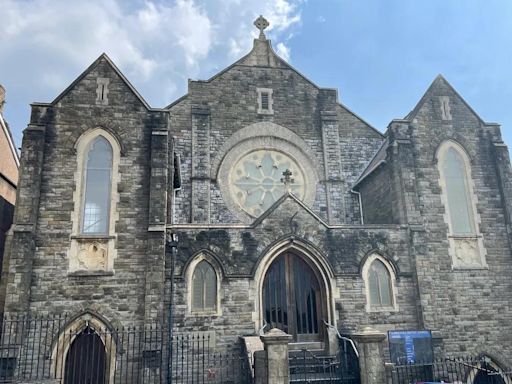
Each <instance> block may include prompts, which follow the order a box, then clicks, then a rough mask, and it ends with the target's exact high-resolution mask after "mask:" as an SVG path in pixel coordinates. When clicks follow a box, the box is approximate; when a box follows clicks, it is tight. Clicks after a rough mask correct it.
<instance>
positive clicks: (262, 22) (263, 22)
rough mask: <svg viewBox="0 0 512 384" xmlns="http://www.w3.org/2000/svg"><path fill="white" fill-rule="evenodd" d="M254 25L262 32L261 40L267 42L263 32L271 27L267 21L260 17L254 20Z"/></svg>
mask: <svg viewBox="0 0 512 384" xmlns="http://www.w3.org/2000/svg"><path fill="white" fill-rule="evenodd" d="M254 25H255V26H256V28H258V29H259V30H260V36H259V39H260V40H265V34H264V33H263V30H264V29H265V28H267V27H268V26H269V25H270V24H269V22H268V21H267V19H265V18H264V17H263V16H261V15H260V17H258V18H257V19H256V20H254Z"/></svg>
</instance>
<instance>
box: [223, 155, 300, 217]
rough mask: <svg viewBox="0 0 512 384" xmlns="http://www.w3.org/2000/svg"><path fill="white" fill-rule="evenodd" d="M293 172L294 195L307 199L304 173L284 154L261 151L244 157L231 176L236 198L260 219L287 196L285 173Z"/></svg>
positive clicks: (243, 206) (245, 208)
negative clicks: (284, 180) (280, 199)
mask: <svg viewBox="0 0 512 384" xmlns="http://www.w3.org/2000/svg"><path fill="white" fill-rule="evenodd" d="M287 169H288V170H290V171H291V172H292V175H291V179H292V180H291V181H290V183H289V188H290V192H291V193H293V194H294V195H295V196H297V197H298V198H299V199H303V198H304V193H305V182H304V173H303V171H302V170H301V168H300V167H299V166H298V165H297V163H296V162H295V161H294V160H293V159H291V158H290V157H288V156H287V155H285V154H284V153H282V152H278V151H275V150H267V149H262V150H257V151H253V152H250V153H248V154H246V155H245V156H243V157H242V158H241V159H240V160H238V162H237V163H236V164H235V166H234V167H233V168H232V170H231V173H230V185H231V186H232V187H231V188H232V190H231V193H232V196H233V198H234V200H235V201H236V202H237V203H238V204H239V206H240V207H241V208H242V209H243V210H244V211H246V212H247V213H249V214H250V215H252V216H255V217H258V216H260V215H261V214H262V213H263V212H265V211H266V210H267V209H269V208H270V207H271V206H272V204H274V203H275V202H276V201H277V200H278V199H279V198H280V197H281V196H282V195H283V194H284V193H285V184H284V182H283V181H282V179H283V172H285V171H286V170H287Z"/></svg>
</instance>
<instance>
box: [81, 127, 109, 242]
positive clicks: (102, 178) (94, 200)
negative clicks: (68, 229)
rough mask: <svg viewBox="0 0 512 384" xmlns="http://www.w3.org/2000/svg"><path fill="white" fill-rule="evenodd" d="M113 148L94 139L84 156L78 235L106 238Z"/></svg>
mask: <svg viewBox="0 0 512 384" xmlns="http://www.w3.org/2000/svg"><path fill="white" fill-rule="evenodd" d="M112 158H113V152H112V146H111V145H110V143H109V142H108V140H107V139H105V138H104V137H103V136H98V137H96V138H95V139H94V140H93V141H92V142H91V144H90V146H89V148H88V150H87V154H86V156H85V162H86V164H85V172H84V198H83V208H82V223H81V232H82V233H83V234H108V230H109V221H110V220H109V217H110V215H109V213H110V212H109V211H110V200H111V186H112Z"/></svg>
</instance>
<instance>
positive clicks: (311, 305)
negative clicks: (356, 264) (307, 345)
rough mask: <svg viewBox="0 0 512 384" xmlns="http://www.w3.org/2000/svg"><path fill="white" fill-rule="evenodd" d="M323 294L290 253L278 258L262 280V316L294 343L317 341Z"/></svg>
mask: <svg viewBox="0 0 512 384" xmlns="http://www.w3.org/2000/svg"><path fill="white" fill-rule="evenodd" d="M323 301H324V300H323V295H322V291H321V289H320V284H319V279H318V276H317V275H316V274H315V272H314V271H313V269H312V268H311V267H310V265H309V264H308V263H307V262H306V261H305V260H303V259H302V258H301V257H300V256H297V255H295V254H293V253H284V254H282V255H280V256H279V257H278V258H277V259H276V260H275V261H274V262H273V263H272V264H271V266H270V268H269V269H268V271H267V274H266V275H265V280H264V281H263V316H264V318H265V321H266V322H267V323H268V324H269V325H271V326H272V327H275V328H279V329H281V330H282V331H284V332H286V333H288V334H290V335H292V336H293V340H294V341H298V342H307V341H320V340H321V336H322V335H321V333H322V327H321V319H322V318H324V316H323V311H324V308H323Z"/></svg>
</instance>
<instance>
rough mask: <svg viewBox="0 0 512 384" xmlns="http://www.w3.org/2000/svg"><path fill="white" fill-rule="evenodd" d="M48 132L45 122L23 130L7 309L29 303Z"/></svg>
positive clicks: (18, 308)
mask: <svg viewBox="0 0 512 384" xmlns="http://www.w3.org/2000/svg"><path fill="white" fill-rule="evenodd" d="M45 135H46V126H45V125H43V124H30V125H29V126H28V127H27V128H26V129H25V131H24V132H23V144H22V146H23V150H22V151H21V160H20V177H19V180H18V192H17V197H16V208H15V211H14V223H13V226H12V227H11V228H12V231H13V236H12V241H11V243H10V245H9V248H10V249H9V250H8V249H6V251H7V252H9V255H10V256H9V258H10V264H9V271H8V273H9V277H8V279H7V292H6V298H5V312H25V311H27V309H28V306H29V299H30V289H31V286H32V264H33V258H34V253H35V250H36V245H35V239H34V233H35V230H36V226H37V218H38V211H39V197H40V193H41V191H40V189H41V175H42V172H43V157H44V148H45V147H44V146H45Z"/></svg>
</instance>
